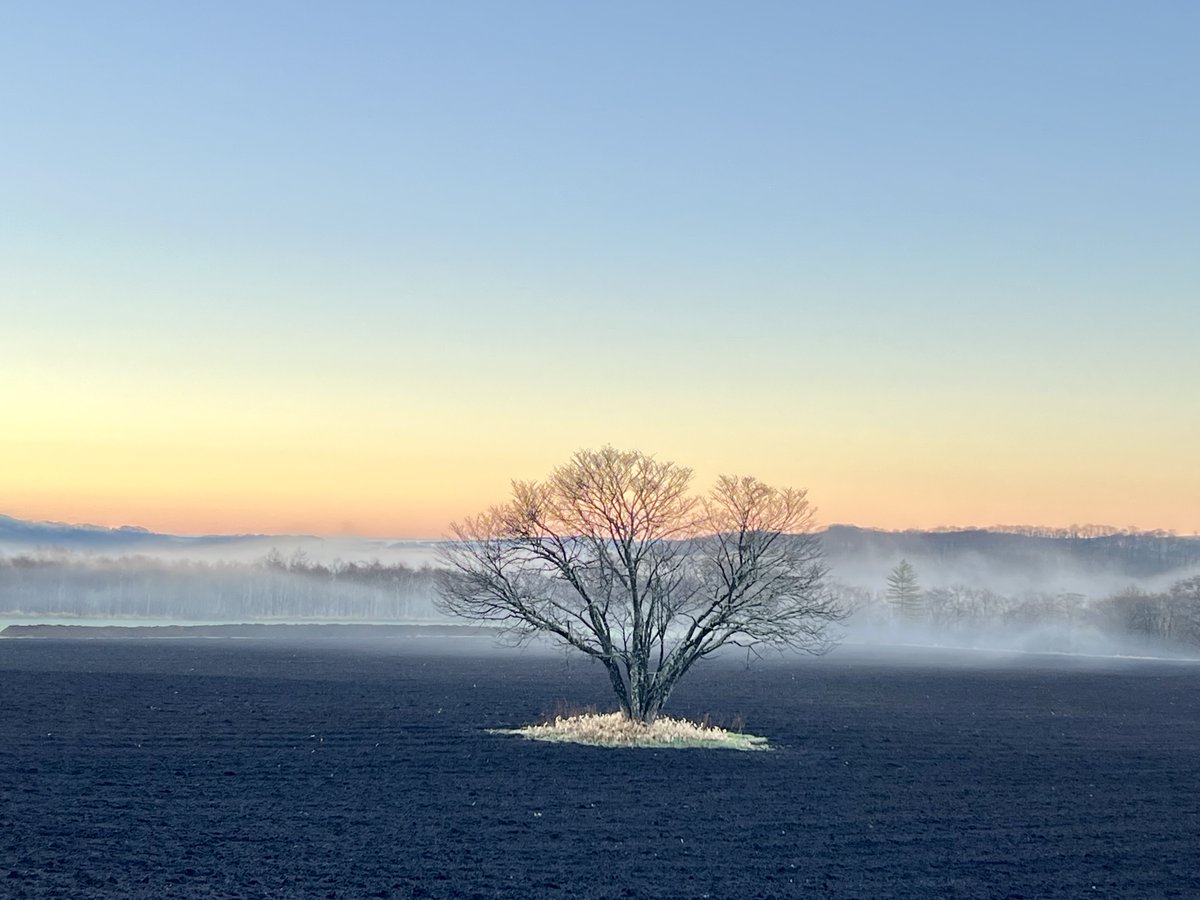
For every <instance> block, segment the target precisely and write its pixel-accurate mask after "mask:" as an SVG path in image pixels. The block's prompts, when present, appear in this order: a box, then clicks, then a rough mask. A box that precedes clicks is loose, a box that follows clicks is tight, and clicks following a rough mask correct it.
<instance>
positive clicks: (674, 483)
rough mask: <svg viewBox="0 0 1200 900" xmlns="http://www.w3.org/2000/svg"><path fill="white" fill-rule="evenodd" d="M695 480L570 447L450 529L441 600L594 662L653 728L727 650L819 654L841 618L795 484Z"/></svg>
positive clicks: (666, 468)
mask: <svg viewBox="0 0 1200 900" xmlns="http://www.w3.org/2000/svg"><path fill="white" fill-rule="evenodd" d="M691 482H692V471H691V470H690V469H688V468H685V467H682V466H679V465H676V464H675V463H673V462H663V461H659V460H657V459H655V458H654V457H652V456H649V455H647V454H645V453H642V452H640V451H637V450H628V451H625V450H617V449H614V448H612V447H604V448H601V449H599V450H581V451H579V452H577V453H576V454H575V455H574V456H573V457H572V458H571V460H570V461H569V462H568V463H566V464H565V465H562V466H560V467H559V468H557V469H555V470H554V471H553V472H552V473H551V474H550V476H549V477H548V478H546V479H545V480H544V481H538V482H525V481H516V482H513V485H512V498H511V499H510V500H509V501H508V502H507V503H505V504H503V505H500V506H495V507H492V508H491V509H489V510H487V511H486V512H484V513H481V514H480V515H477V516H473V517H471V518H468V519H465V520H463V521H462V522H456V523H454V524H453V525H452V526H451V530H452V532H453V537H454V540H453V541H450V542H447V543H446V544H445V545H444V550H443V562H444V564H445V565H446V569H447V571H446V574H445V576H444V577H443V578H442V580H441V583H440V598H441V600H440V602H441V604H442V606H443V608H445V609H446V610H448V611H451V612H454V613H457V614H459V615H462V616H466V617H468V618H472V619H477V620H485V621H490V622H497V623H502V624H504V625H506V626H507V627H508V628H509V629H510V630H511V632H512V634H513V635H515V636H516V637H517V638H518V639H524V638H529V637H532V636H533V635H539V634H540V635H546V636H549V637H551V638H553V639H556V640H558V641H560V642H562V643H564V644H567V645H569V646H571V647H574V648H575V649H576V650H579V651H580V652H582V653H584V654H587V655H588V656H590V657H592V658H594V659H596V660H598V661H600V662H601V663H603V665H604V667H605V668H606V670H607V672H608V675H609V679H610V681H611V683H612V688H613V691H614V693H615V694H616V696H617V698H618V701H619V703H620V706H621V709H622V710H623V711H624V712H625V713H626V714H627V715H628V716H629V717H630V718H634V719H638V720H641V721H653V719H654V718H655V716H656V715H657V714H658V712H659V710H660V709H661V708H662V705H663V704H664V703H665V702H666V700H667V698H668V697H669V695H670V693H671V691H672V689H673V688H674V687H675V685H676V684H677V683H678V681H679V679H680V678H681V677H683V675H684V674H685V673H686V672H687V671H688V670H689V669H690V668H691V667H692V666H693V665H694V664H695V663H696V662H698V661H699V660H701V659H703V658H705V657H707V656H710V655H711V654H713V653H714V652H716V651H717V650H718V649H719V648H721V647H723V646H726V645H737V646H745V647H751V648H759V647H764V646H772V647H794V648H798V649H801V650H805V651H808V652H816V653H819V652H823V651H825V650H827V649H829V647H830V646H832V641H831V639H830V636H829V633H828V628H829V626H830V624H831V623H834V622H836V621H837V620H838V619H839V618H840V617H841V610H840V608H839V607H838V605H837V603H836V601H835V600H834V599H833V598H832V596H831V594H830V593H829V592H828V591H827V590H826V586H825V567H824V565H823V563H822V559H821V547H820V543H819V541H818V539H817V538H816V536H815V535H814V534H813V533H812V528H813V509H812V507H811V506H810V505H809V503H808V499H807V496H806V493H805V491H803V490H796V489H793V488H774V487H771V486H769V485H766V484H764V483H762V482H761V481H758V480H757V479H755V478H749V477H734V476H722V477H721V478H719V479H718V480H717V482H716V484H715V485H714V486H713V488H712V490H711V491H710V492H709V493H708V494H707V495H705V496H696V495H694V494H692V493H691V492H690V488H691Z"/></svg>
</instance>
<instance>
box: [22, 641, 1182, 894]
mask: <svg viewBox="0 0 1200 900" xmlns="http://www.w3.org/2000/svg"><path fill="white" fill-rule="evenodd" d="M463 645H464V644H463V642H460V643H459V645H456V646H463ZM467 646H473V645H471V644H467ZM484 646H486V645H484ZM925 659H926V661H925V662H915V661H912V660H908V661H906V660H904V659H902V658H900V657H898V656H895V655H892V656H888V657H876V658H875V659H874V661H872V659H871V658H870V657H869V656H867V655H866V654H865V653H864V651H861V650H853V651H852V650H849V649H847V648H843V649H842V650H840V651H837V652H836V653H835V654H834V655H832V656H830V657H827V658H824V659H820V660H802V661H798V662H792V663H787V664H783V663H779V664H773V665H761V664H760V665H758V666H756V667H755V668H752V669H751V670H749V671H747V670H745V669H744V668H743V667H742V666H741V665H738V664H711V665H709V666H708V667H707V668H703V669H701V670H698V671H696V672H695V673H694V675H693V676H692V677H691V679H690V680H689V681H687V682H685V684H684V685H683V686H682V687H681V688H680V690H679V692H678V693H677V695H676V697H675V698H674V699H673V701H672V703H671V704H670V708H669V710H668V712H671V713H674V714H682V715H693V716H694V715H702V714H704V713H711V714H713V716H714V718H716V719H725V720H726V721H731V720H733V719H734V718H735V717H737V716H741V717H744V718H745V722H746V727H747V729H748V730H750V731H754V732H756V733H758V734H764V735H767V736H768V737H769V738H770V739H771V740H772V741H773V742H774V743H775V744H776V745H777V746H778V749H777V750H776V751H775V752H773V753H754V754H751V753H736V752H728V751H726V752H722V751H702V750H691V751H649V750H600V749H595V748H588V747H575V746H563V745H550V744H540V743H533V742H528V741H523V740H521V739H518V738H511V737H501V736H493V735H489V734H487V733H485V731H484V729H485V728H487V727H492V726H505V725H516V724H522V723H525V722H528V721H531V720H533V719H536V718H538V717H540V716H542V715H544V714H546V713H551V712H553V711H554V710H555V707H556V704H558V703H559V702H560V701H567V702H571V703H578V704H590V703H594V704H597V705H601V706H606V705H608V704H607V695H606V692H605V691H606V688H605V683H606V682H605V679H604V677H603V675H602V673H601V672H600V671H599V670H598V669H596V668H594V667H592V666H590V665H586V664H583V663H574V664H572V665H571V666H570V667H567V666H565V664H564V661H563V658H562V657H561V656H533V655H517V654H514V653H505V654H490V655H487V654H478V655H473V656H468V655H459V656H452V655H448V654H447V653H446V652H445V649H444V647H443V648H442V649H438V648H437V647H434V646H431V645H430V644H429V642H428V641H421V640H394V641H391V642H388V643H382V644H378V645H375V646H362V645H358V646H352V645H349V644H345V643H342V644H331V643H310V644H307V645H287V646H285V645H282V644H280V643H278V642H270V641H236V640H211V641H190V640H181V641H175V640H171V641H166V640H163V641H149V640H95V641H51V640H7V641H0V895H4V896H13V897H51V896H53V897H89V896H114V897H117V896H119V897H128V896H133V897H170V896H180V897H235V896H240V897H291V896H297V897H299V896H303V897H370V896H384V897H409V896H413V897H427V896H437V897H443V896H472V895H475V896H484V897H492V896H512V897H542V896H561V897H575V896H581V897H626V896H639V897H651V896H653V897H703V896H711V897H735V896H740V897H774V896H795V895H801V894H806V895H813V896H838V897H888V896H891V897H897V896H898V897H932V896H972V897H975V896H977V897H1039V898H1040V897H1053V896H1063V897H1080V896H1084V895H1096V896H1110V897H1117V896H1119V897H1148V896H1154V897H1162V896H1180V897H1197V896H1200V874H1198V873H1200V667H1197V666H1194V665H1188V664H1179V663H1175V664H1169V663H1146V662H1120V663H1112V664H1108V665H1105V666H1103V667H1101V666H1099V665H1097V664H1096V663H1084V662H1079V661H1072V660H1066V659H1040V660H1038V659H1034V660H1030V659H1026V660H1024V661H1022V662H1021V663H1020V664H1018V663H1016V662H1014V661H1012V660H1009V661H1001V662H997V663H995V664H989V665H979V664H978V660H977V658H972V657H968V656H962V655H954V654H949V653H927V654H925Z"/></svg>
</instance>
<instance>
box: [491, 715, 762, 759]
mask: <svg viewBox="0 0 1200 900" xmlns="http://www.w3.org/2000/svg"><path fill="white" fill-rule="evenodd" d="M490 731H491V733H492V734H519V735H521V736H522V737H526V738H529V739H531V740H535V741H556V742H560V743H572V744H587V745H589V746H593V747H655V748H660V747H662V748H680V749H682V748H687V747H702V748H703V747H707V748H711V749H714V750H769V749H771V748H770V747H769V746H767V739H766V738H764V737H759V736H758V735H754V734H744V733H742V732H738V731H727V730H726V729H724V728H718V727H716V726H714V725H702V724H699V723H697V722H689V721H687V720H686V719H672V718H670V717H668V716H659V717H658V718H657V719H655V720H654V722H653V723H652V724H649V725H647V724H645V723H644V722H638V721H635V720H633V719H630V718H629V717H627V716H626V715H625V714H624V713H620V712H614V713H586V714H583V715H577V716H557V717H555V719H554V721H553V722H547V723H545V724H542V725H526V726H525V727H524V728H493V729H490Z"/></svg>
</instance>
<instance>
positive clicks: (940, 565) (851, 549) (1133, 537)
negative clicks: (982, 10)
mask: <svg viewBox="0 0 1200 900" xmlns="http://www.w3.org/2000/svg"><path fill="white" fill-rule="evenodd" d="M821 541H822V544H823V545H824V547H825V554H826V560H827V562H828V564H829V566H830V570H831V574H832V576H833V577H834V578H835V579H837V580H839V581H842V582H844V583H846V584H854V585H860V586H863V587H865V588H869V589H872V590H876V589H878V590H882V588H883V583H884V580H885V579H886V577H887V573H888V572H889V571H890V570H891V568H892V567H893V566H895V565H896V563H898V562H899V561H900V560H901V559H907V560H908V561H909V562H910V563H911V564H912V565H913V566H914V567H915V568H916V570H917V574H918V576H919V577H920V579H921V583H922V587H936V586H939V585H944V586H948V585H951V584H970V585H988V586H990V587H992V588H993V589H995V590H1004V591H1008V592H1012V593H1019V592H1021V591H1023V590H1034V589H1036V590H1063V591H1081V592H1083V593H1089V594H1102V593H1105V592H1107V591H1109V590H1112V589H1114V588H1120V587H1123V586H1125V585H1127V584H1129V583H1133V582H1137V583H1149V584H1151V585H1153V584H1154V583H1156V582H1158V581H1162V580H1164V579H1169V578H1170V577H1172V576H1176V575H1177V574H1178V573H1180V572H1187V571H1190V570H1195V569H1200V537H1196V536H1192V537H1179V536H1175V535H1170V534H1164V533H1160V532H1133V533H1126V532H1116V531H1115V530H1113V529H1108V530H1100V531H1099V532H1097V531H1096V530H1095V529H1093V530H1092V531H1090V532H1088V533H1086V534H1076V533H1073V532H1064V533H1017V532H1015V531H1014V530H1011V529H963V530H958V531H951V530H939V531H881V530H878V529H872V528H858V527H855V526H851V525H833V526H831V527H829V528H828V529H826V530H825V531H824V532H822V534H821ZM436 543H437V542H436V541H388V540H379V539H371V538H355V537H334V538H322V537H316V536H313V535H269V534H235V535H195V536H189V535H174V534H163V533H158V532H153V531H148V530H146V529H145V528H139V527H134V526H124V527H121V528H105V527H102V526H98V525H71V524H64V523H61V522H30V521H26V520H23V519H16V518H13V517H11V516H4V515H0V553H3V554H8V555H16V554H22V553H30V552H42V553H44V552H55V551H65V552H68V553H76V554H85V555H90V556H128V555H148V556H162V557H167V558H176V559H205V560H228V561H253V560H257V559H261V558H263V557H264V556H265V555H266V554H267V553H268V552H269V551H271V550H276V551H278V552H279V553H281V554H283V555H284V556H289V555H291V554H295V553H300V554H303V555H304V556H305V557H307V558H309V559H311V560H315V561H318V562H329V561H331V560H333V559H342V560H346V561H349V560H371V559H379V560H381V561H383V562H384V563H391V564H396V563H402V564H405V565H409V566H421V565H425V564H428V563H431V562H433V561H434V552H433V551H434V548H435V546H436Z"/></svg>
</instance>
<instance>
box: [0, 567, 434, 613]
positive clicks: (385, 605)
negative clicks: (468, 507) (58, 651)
mask: <svg viewBox="0 0 1200 900" xmlns="http://www.w3.org/2000/svg"><path fill="white" fill-rule="evenodd" d="M432 597H433V571H432V570H430V569H413V568H411V567H409V566H405V565H400V564H392V565H384V564H382V563H380V562H378V561H373V562H366V563H364V562H333V563H329V564H323V563H320V562H315V561H313V560H311V559H309V558H308V557H307V556H306V555H305V554H304V553H301V552H297V553H294V554H292V555H291V556H288V557H286V558H285V557H284V556H282V555H281V554H279V553H278V552H274V551H272V552H271V553H268V554H267V555H266V557H265V558H264V559H262V560H260V561H258V562H254V563H232V562H192V561H180V560H163V559H158V558H155V557H150V556H122V557H115V558H114V557H88V556H78V555H74V554H51V555H44V554H38V555H19V556H11V557H8V558H0V612H7V613H9V614H12V615H43V616H56V617H74V616H79V617H101V618H109V617H111V618H127V619H128V618H133V619H140V618H150V619H157V618H162V619H187V620H194V621H209V620H212V621H255V620H271V619H329V620H348V621H355V620H358V621H363V620H367V621H390V620H399V621H410V620H423V619H431V618H436V617H437V614H436V612H435V610H434V609H433V606H432V603H431V600H432Z"/></svg>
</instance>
